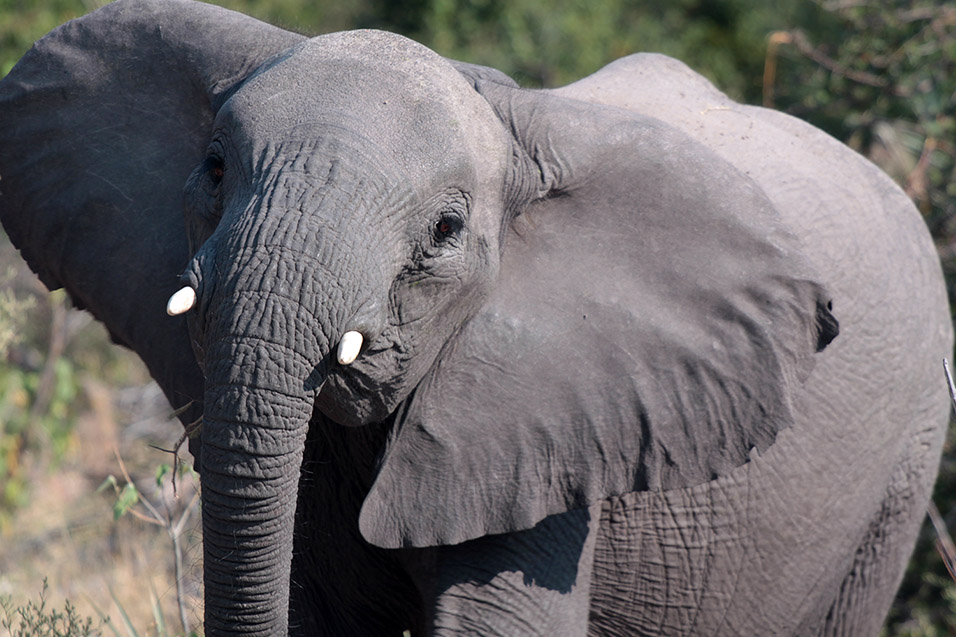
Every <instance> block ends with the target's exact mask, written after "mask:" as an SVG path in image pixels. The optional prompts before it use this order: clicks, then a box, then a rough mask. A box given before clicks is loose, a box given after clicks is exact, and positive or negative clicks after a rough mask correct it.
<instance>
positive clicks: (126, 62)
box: [0, 0, 303, 422]
mask: <svg viewBox="0 0 956 637" xmlns="http://www.w3.org/2000/svg"><path fill="white" fill-rule="evenodd" d="M302 39H303V38H302V36H298V35H295V34H292V33H288V32H286V31H283V30H281V29H277V28H275V27H272V26H269V25H266V24H264V23H262V22H259V21H258V20H254V19H252V18H249V17H247V16H244V15H241V14H238V13H234V12H232V11H227V10H225V9H221V8H219V7H214V6H211V5H207V4H203V3H199V2H185V1H183V0H152V1H149V0H119V1H118V2H114V3H112V4H109V5H107V6H105V7H103V8H102V9H99V10H97V11H94V12H93V13H90V14H88V15H86V16H84V17H82V18H79V19H77V20H74V21H72V22H69V23H67V24H65V25H63V26H61V27H59V28H57V29H56V30H54V31H52V32H51V33H50V34H48V35H47V36H46V37H44V38H43V39H41V40H40V41H38V42H37V43H36V44H35V45H34V47H33V48H32V49H31V50H30V51H29V52H28V53H27V54H26V55H25V56H24V57H23V59H22V60H21V61H20V62H19V63H18V64H17V65H16V66H15V67H14V69H13V70H12V71H11V72H10V74H9V75H8V76H7V77H5V78H4V79H3V80H2V82H0V121H2V122H3V131H2V136H0V175H2V180H3V181H2V186H0V221H2V222H3V225H4V228H5V229H6V231H7V233H8V234H9V236H10V238H11V240H12V241H13V243H14V245H15V246H17V248H19V250H20V252H21V254H22V255H23V257H24V259H25V260H26V261H27V263H28V264H29V265H30V267H31V268H32V269H33V271H34V272H36V273H37V274H38V275H39V276H40V278H41V280H42V281H43V282H44V283H45V284H46V285H47V287H49V288H51V289H55V288H58V287H65V288H66V289H67V291H68V292H69V294H70V296H71V297H72V298H73V300H74V302H75V303H76V304H77V305H78V306H80V307H85V308H87V309H89V310H90V311H91V312H92V313H93V314H94V316H96V317H97V318H98V319H99V320H101V321H103V323H105V324H106V326H107V328H108V329H109V331H110V333H111V334H112V336H113V338H114V340H116V341H117V342H119V343H122V344H124V345H126V346H128V347H130V348H132V349H134V350H135V351H136V352H137V353H138V354H139V355H140V356H141V357H142V358H143V360H144V361H145V363H146V365H147V366H148V367H149V369H150V372H151V374H152V375H153V376H154V377H155V378H156V379H157V381H158V382H159V383H160V385H161V386H162V387H163V389H164V391H165V392H166V395H167V396H168V397H169V399H170V402H171V403H172V404H173V405H174V406H176V407H180V406H182V405H184V404H187V403H188V402H189V401H191V400H201V397H202V379H201V375H200V373H199V370H198V368H197V366H196V363H195V361H194V359H193V355H192V350H191V348H190V345H189V340H188V335H187V332H186V326H185V321H184V319H183V318H181V317H179V318H175V319H172V318H170V317H168V316H166V314H165V311H164V306H165V302H166V299H168V298H169V296H170V294H172V293H173V292H174V291H175V290H176V289H177V286H178V281H177V277H178V274H179V273H180V272H181V271H182V269H183V268H184V267H185V264H186V261H187V258H188V254H187V243H186V237H185V226H184V221H183V207H182V190H183V185H184V183H185V180H186V177H187V175H188V174H189V172H190V171H191V170H192V169H193V168H194V166H195V165H196V164H198V162H199V161H200V160H201V158H202V156H203V155H204V153H205V148H206V145H207V144H208V141H209V137H210V133H211V127H212V121H213V117H214V111H213V108H214V107H213V105H214V104H215V103H216V102H217V101H218V100H219V99H220V98H221V96H222V95H223V94H224V93H225V91H227V90H228V89H229V88H230V87H232V86H234V85H235V84H236V83H237V82H239V81H241V79H242V78H244V77H245V76H246V75H248V74H249V73H250V72H251V71H252V70H254V69H255V68H256V67H258V66H259V65H260V64H261V63H262V62H263V61H264V60H265V59H267V58H269V57H271V56H273V55H275V54H276V53H278V52H280V51H282V50H284V49H286V48H288V47H290V46H292V45H293V44H295V43H296V42H298V41H300V40H302ZM198 413H199V410H198V409H193V410H192V411H190V412H186V413H184V414H183V416H181V418H183V420H184V422H185V421H186V420H187V419H195V418H196V417H197V415H198Z"/></svg>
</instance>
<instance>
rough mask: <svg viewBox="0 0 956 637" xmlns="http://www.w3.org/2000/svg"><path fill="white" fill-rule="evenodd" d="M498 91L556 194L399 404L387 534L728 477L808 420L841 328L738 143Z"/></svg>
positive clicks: (533, 211)
mask: <svg viewBox="0 0 956 637" xmlns="http://www.w3.org/2000/svg"><path fill="white" fill-rule="evenodd" d="M477 84H478V89H479V91H480V92H482V94H483V95H484V96H485V97H486V99H488V101H489V102H490V103H491V104H492V106H493V107H494V108H495V109H496V111H497V113H498V116H499V117H500V118H501V119H502V120H503V122H504V123H505V124H506V125H507V126H508V127H509V128H510V129H511V130H512V131H513V132H514V135H515V137H516V141H517V146H518V147H519V148H520V149H521V151H519V152H518V153H517V155H518V156H519V157H523V158H524V160H526V162H527V164H526V166H527V167H528V168H529V170H527V171H526V172H525V173H524V174H525V176H526V177H527V178H528V180H529V181H530V182H531V183H533V187H532V190H534V191H536V194H535V195H533V199H534V201H533V202H532V203H531V204H530V205H529V206H528V207H527V208H526V209H525V210H524V211H523V212H522V214H521V215H520V216H519V217H518V218H517V219H516V220H515V221H514V222H513V223H512V225H511V227H510V228H509V230H508V231H507V232H506V236H505V238H504V242H503V248H502V262H501V274H500V278H499V281H498V284H497V287H496V288H495V289H494V291H493V292H492V294H491V295H490V298H489V299H488V300H487V302H486V304H485V306H484V307H483V308H482V310H481V311H480V312H479V313H478V314H477V315H476V316H474V317H473V318H472V319H471V320H470V321H469V322H468V323H467V324H466V325H465V326H464V327H463V328H462V330H461V332H460V333H459V335H458V337H457V338H456V339H455V340H454V341H452V342H450V343H449V344H448V346H447V348H446V351H445V352H443V354H442V356H441V357H440V359H439V362H438V363H437V364H436V366H435V367H434V369H433V370H432V372H431V373H430V375H429V376H427V377H426V379H425V380H424V381H423V382H422V384H421V385H420V386H419V388H418V389H417V391H416V393H415V395H414V396H413V398H412V399H411V400H410V402H409V404H408V405H407V407H406V410H405V413H403V414H399V416H398V417H397V420H396V428H395V432H394V434H393V437H392V439H391V440H390V442H389V445H388V447H387V449H386V451H385V455H384V457H383V459H382V464H381V467H380V470H379V474H378V476H377V478H376V481H375V483H374V484H373V486H372V489H371V491H370V493H369V495H368V497H367V499H366V501H365V504H364V506H363V509H362V514H361V519H360V524H361V529H362V533H363V535H364V536H365V538H366V539H368V540H369V541H370V542H372V543H374V544H377V545H379V546H384V547H399V546H428V545H438V544H454V543H459V542H462V541H465V540H469V539H472V538H476V537H480V536H483V535H487V534H495V533H504V532H510V531H516V530H520V529H526V528H529V527H531V526H533V525H534V524H536V523H537V522H539V521H540V520H541V519H543V518H544V517H546V516H548V515H552V514H556V513H560V512H564V511H567V510H569V509H574V508H579V507H584V506H587V505H588V504H590V503H593V502H595V501H598V500H601V499H603V498H606V497H609V496H613V495H618V494H623V493H627V492H632V491H641V490H661V489H673V488H679V487H688V486H693V485H696V484H700V483H703V482H707V481H709V480H713V479H715V478H717V477H720V476H724V475H727V474H728V473H730V472H731V471H732V470H734V469H735V468H736V467H738V466H740V465H742V464H744V463H746V462H747V461H748V458H749V456H750V454H751V451H752V450H754V449H756V450H757V451H758V452H759V451H763V450H764V449H766V448H767V447H768V446H769V445H770V444H771V443H772V442H773V441H774V438H775V436H776V435H777V433H778V432H779V431H780V430H782V429H784V428H785V427H787V426H789V425H790V424H792V422H793V413H792V410H793V406H792V400H793V397H794V394H795V392H797V391H799V388H800V386H801V385H802V382H803V381H804V380H805V378H806V377H807V375H808V374H809V373H810V370H811V368H812V365H813V357H814V354H815V353H816V352H817V351H819V350H822V349H823V348H824V347H825V346H826V345H827V344H828V343H829V342H830V340H832V339H833V338H834V337H835V336H836V333H837V323H836V320H835V319H834V318H833V316H832V315H831V314H830V311H829V297H828V295H827V293H826V291H825V290H824V289H823V287H822V285H821V284H820V283H819V282H818V281H819V277H818V276H817V274H816V273H815V272H814V270H813V268H812V267H811V265H810V264H809V262H808V261H807V260H806V259H805V258H804V256H803V254H802V252H801V250H800V245H799V242H798V241H797V239H796V238H795V237H794V236H793V235H792V234H791V233H790V232H788V230H787V229H786V228H785V227H784V226H783V224H782V222H781V220H780V219H779V217H778V215H777V213H776V211H775V210H774V209H773V207H772V206H771V204H770V202H769V201H768V200H767V198H766V197H765V196H764V194H763V193H762V191H761V190H760V189H759V188H758V187H757V186H756V185H755V184H754V183H753V182H752V181H751V180H750V179H748V178H747V177H746V176H745V175H743V174H741V173H739V172H737V171H736V170H735V169H734V168H733V167H731V166H730V165H729V164H727V163H725V162H723V161H722V160H720V159H719V158H718V157H717V156H716V154H714V153H713V152H711V151H709V150H708V149H707V148H705V147H703V146H701V145H700V144H698V143H697V142H695V141H693V140H691V139H690V138H688V137H686V136H685V135H683V134H682V133H680V132H678V131H677V130H675V129H673V128H671V127H669V126H668V125H666V124H664V123H662V122H660V121H657V120H653V119H649V118H644V117H641V116H639V115H635V114H633V113H630V112H626V111H622V110H618V109H613V108H607V107H600V106H595V105H592V104H585V103H582V102H578V101H575V100H569V99H565V98H560V97H557V96H555V95H554V94H549V93H546V92H532V91H524V90H521V89H516V88H513V87H508V86H505V85H503V84H500V83H487V82H486V83H484V84H482V82H481V81H479V82H478V83H477ZM522 151H523V152H522Z"/></svg>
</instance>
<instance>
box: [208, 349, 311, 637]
mask: <svg viewBox="0 0 956 637" xmlns="http://www.w3.org/2000/svg"><path fill="white" fill-rule="evenodd" d="M213 350H214V351H210V352H209V354H210V356H208V357H207V359H206V360H207V383H208V384H207V389H206V396H205V414H204V419H203V430H202V437H203V445H202V487H203V488H202V501H203V547H204V559H205V565H204V568H205V574H204V575H205V614H206V634H207V635H220V634H230V635H233V634H244V635H285V634H287V623H288V604H289V571H290V566H291V561H292V534H293V521H294V517H295V508H296V495H297V485H298V480H299V469H300V465H301V463H302V454H303V449H304V446H305V437H306V433H307V430H308V424H309V419H310V417H311V414H312V405H313V402H314V397H315V393H314V391H310V390H309V389H307V388H306V387H304V386H303V380H302V379H305V378H308V377H309V375H310V372H311V369H313V368H314V361H315V360H317V358H318V357H312V356H308V355H303V354H302V353H300V352H296V351H293V350H291V349H290V348H288V347H287V346H285V345H279V344H270V343H268V342H266V341H262V340H259V339H250V340H244V339H237V340H224V341H219V342H217V343H216V345H215V346H214V348H213ZM215 350H219V351H215ZM277 365H278V366H281V367H282V368H284V369H283V370H282V372H283V373H281V374H278V375H275V374H270V373H269V372H268V370H269V369H273V370H275V367H276V366H277ZM282 379H297V380H298V382H297V383H296V382H292V383H290V382H284V381H283V380H282ZM295 385H298V387H296V386H295Z"/></svg>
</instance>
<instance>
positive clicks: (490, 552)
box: [418, 504, 601, 636]
mask: <svg viewBox="0 0 956 637" xmlns="http://www.w3.org/2000/svg"><path fill="white" fill-rule="evenodd" d="M600 512H601V506H600V504H598V505H597V506H596V507H595V506H592V507H591V508H590V509H581V510H576V511H571V512H569V513H563V514H561V515H554V516H551V517H549V518H546V519H545V520H543V521H542V522H540V523H539V524H538V525H537V526H535V527H534V528H532V529H529V530H527V531H521V532H518V533H510V534H506V535H495V536H487V537H484V538H480V539H477V540H472V541H470V542H465V543H463V544H460V545H457V546H444V547H439V548H436V549H429V550H428V552H429V557H430V560H429V561H430V565H429V567H428V570H429V571H430V575H425V581H426V582H427V585H426V586H423V587H422V590H423V592H425V599H426V613H428V616H429V620H430V624H431V634H433V635H440V636H447V635H502V636H505V635H508V636H511V635H549V636H551V635H558V636H560V635H569V636H571V635H575V636H577V635H585V634H587V625H588V614H589V607H590V588H591V563H592V560H593V556H594V545H595V540H596V535H597V529H598V523H599V521H600ZM423 575H424V573H421V572H419V573H418V576H419V577H421V576H423ZM429 593H430V594H429Z"/></svg>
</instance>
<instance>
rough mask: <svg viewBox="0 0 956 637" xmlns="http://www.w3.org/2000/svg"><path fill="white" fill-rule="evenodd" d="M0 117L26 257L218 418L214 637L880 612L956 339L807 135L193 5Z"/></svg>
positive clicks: (121, 19)
mask: <svg viewBox="0 0 956 637" xmlns="http://www.w3.org/2000/svg"><path fill="white" fill-rule="evenodd" d="M0 118H2V127H0V176H2V182H0V186H2V197H0V217H2V221H3V224H4V227H5V228H6V229H7V231H8V233H9V235H10V237H11V239H12V240H13V241H14V243H15V244H16V245H17V246H18V248H19V249H20V250H21V253H22V255H23V257H24V258H25V259H26V260H27V262H28V263H29V264H30V266H31V267H32V268H33V269H34V270H35V271H36V272H37V274H38V275H39V276H40V278H41V279H42V280H43V281H44V283H45V284H46V285H47V286H49V287H50V288H57V287H64V288H66V289H67V290H68V291H69V294H70V296H71V298H72V299H73V301H74V303H75V304H76V305H77V306H79V307H82V308H86V309H88V310H89V311H90V312H92V313H93V314H94V315H95V316H96V317H97V318H98V319H100V320H101V321H103V323H105V324H106V326H107V327H108V328H109V330H110V333H111V334H112V336H113V338H114V339H115V340H116V341H117V342H118V343H121V344H123V345H126V346H127V347H130V348H132V349H133V350H135V351H136V352H138V354H139V355H140V356H141V357H142V359H143V360H144V361H145V362H146V364H147V366H148V367H149V370H150V373H151V374H152V375H153V376H154V377H155V378H156V380H157V381H158V382H159V384H160V385H161V386H162V388H163V390H164V391H165V393H166V395H167V397H168V398H169V400H170V403H171V404H172V405H173V406H174V407H176V408H182V407H187V409H186V410H185V411H184V412H183V413H182V415H181V419H182V420H183V422H184V423H192V422H194V421H197V420H199V419H200V418H201V427H200V429H199V432H198V435H195V436H194V437H193V439H192V440H191V449H192V451H193V454H194V456H195V458H196V462H197V464H198V466H199V470H200V473H201V480H202V503H203V535H204V555H205V559H204V582H205V626H206V634H207V635H225V634H256V635H278V634H284V633H286V632H289V633H295V634H306V635H320V634H328V635H377V634H383V635H385V634H391V635H399V634H401V632H402V631H403V630H406V629H408V630H411V631H412V633H413V634H434V635H451V634H481V635H585V634H587V635H643V634H649V635H650V634H655V635H656V634H702V635H787V634H792V635H811V634H852V635H863V634H874V633H876V632H877V631H878V629H879V627H880V625H881V622H882V620H883V617H884V615H885V613H886V610H887V608H888V606H889V604H890V602H891V600H892V598H893V595H894V592H895V590H896V587H897V585H898V583H899V580H900V577H901V574H902V572H903V568H904V565H905V564H906V561H907V559H908V556H909V553H910V551H911V549H912V547H913V543H914V541H915V537H916V534H917V530H918V528H919V526H920V524H921V521H922V518H923V513H924V509H925V505H926V502H927V498H928V497H929V492H930V488H931V486H932V483H933V479H934V476H935V473H936V468H937V463H938V460H939V454H940V448H941V444H942V439H943V435H944V430H945V426H946V422H947V413H948V411H947V410H948V407H947V396H946V390H945V383H944V381H943V379H942V375H941V368H940V361H941V359H942V358H943V356H944V355H946V354H947V353H948V352H949V351H950V349H951V347H952V332H951V327H950V317H949V314H948V308H947V302H946V297H945V293H944V289H943V284H942V278H941V274H940V267H939V262H938V260H937V257H936V255H935V252H934V248H933V244H932V242H931V241H930V238H929V236H928V233H927V231H926V228H925V227H924V225H923V223H922V221H921V219H920V217H919V215H918V214H917V212H916V211H915V210H914V208H913V206H912V205H911V204H910V203H909V201H908V200H907V199H906V197H905V196H904V195H903V194H902V193H901V192H900V191H899V190H898V189H897V188H896V187H895V186H894V185H893V184H892V183H891V182H890V180H889V179H888V178H887V177H886V176H885V175H883V174H882V173H880V171H879V170H877V169H876V168H875V167H874V166H872V165H871V164H870V163H868V162H867V161H866V160H864V159H862V158H861V157H859V156H858V155H856V154H854V153H853V152H852V151H850V150H848V149H847V148H845V147H844V146H842V145H840V144H839V143H837V142H836V141H834V140H833V139H831V138H829V137H827V136H826V135H824V134H823V133H821V132H820V131H818V130H815V129H813V128H811V127H810V126H807V125H806V124H803V123H801V122H799V121H796V120H794V119H792V118H790V117H787V116H785V115H782V114H779V113H775V112H771V111H767V110H764V109H760V108H754V107H748V106H741V105H739V104H736V103H734V102H732V101H730V100H729V99H728V98H726V97H725V96H724V95H723V94H721V93H720V92H719V91H717V90H716V89H714V88H713V86H711V85H710V84H709V83H708V82H707V81H706V80H704V79H703V78H701V77H700V76H698V75H696V74H695V73H693V72H691V71H690V70H688V69H687V68H686V67H684V66H683V65H681V64H680V63H679V62H676V61H674V60H671V59H668V58H665V57H662V56H658V55H635V56H631V57H628V58H625V59H623V60H620V61H618V62H616V63H614V64H612V65H610V66H608V67H606V68H604V69H602V70H600V71H598V72H597V73H595V74H594V75H592V76H590V77H588V78H586V79H584V80H582V81H580V82H578V83H576V84H572V85H570V86H567V87H564V88H561V89H557V90H524V89H521V88H519V87H517V86H516V85H515V84H514V83H513V82H512V81H511V80H510V79H508V78H507V77H506V76H504V75H503V74H501V73H499V72H497V71H495V70H492V69H487V68H483V67H477V66H472V65H469V64H462V63H458V62H454V61H450V60H446V59H443V58H441V57H439V56H438V55H436V54H435V53H433V52H431V51H429V50H428V49H426V48H425V47H422V46H420V45H418V44H416V43H414V42H411V41H409V40H407V39H404V38H402V37H400V36H397V35H392V34H388V33H382V32H376V31H357V32H346V33H337V34H331V35H325V36H321V37H317V38H314V39H307V38H305V37H303V36H300V35H296V34H293V33H289V32H286V31H283V30H281V29H278V28H275V27H272V26H269V25H266V24H263V23H261V22H258V21H256V20H253V19H251V18H247V17H245V16H243V15H240V14H236V13H232V12H229V11H225V10H222V9H219V8H216V7H211V6H207V5H204V4H199V3H193V2H188V1H186V0H167V1H159V0H152V1H149V0H121V1H120V2H116V3H114V4H111V5H108V6H107V7H105V8H103V9H100V10H98V11H96V12H94V13H92V14H90V15H88V16H86V17H84V18H81V19H79V20H76V21H73V22H71V23H69V24H66V25H64V26H62V27H60V28H59V29H57V30H56V31H54V32H52V33H51V34H50V35H48V36H46V37H45V38H44V39H42V40H40V41H39V42H38V43H37V44H36V46H35V47H34V48H33V49H32V50H31V51H30V52H29V53H28V54H27V55H26V56H25V57H24V58H23V60H22V61H21V62H20V63H19V64H18V65H17V66H16V68H14V70H13V71H12V72H11V73H10V75H9V76H8V77H7V78H5V79H4V80H3V81H2V82H0ZM177 290H178V291H177ZM167 310H168V312H169V313H170V314H172V315H173V316H172V317H170V316H167V315H166V314H167ZM834 317H836V318H834ZM837 319H838V320H839V327H838V323H837ZM838 331H839V335H837V333H838ZM831 341H832V342H831Z"/></svg>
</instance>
